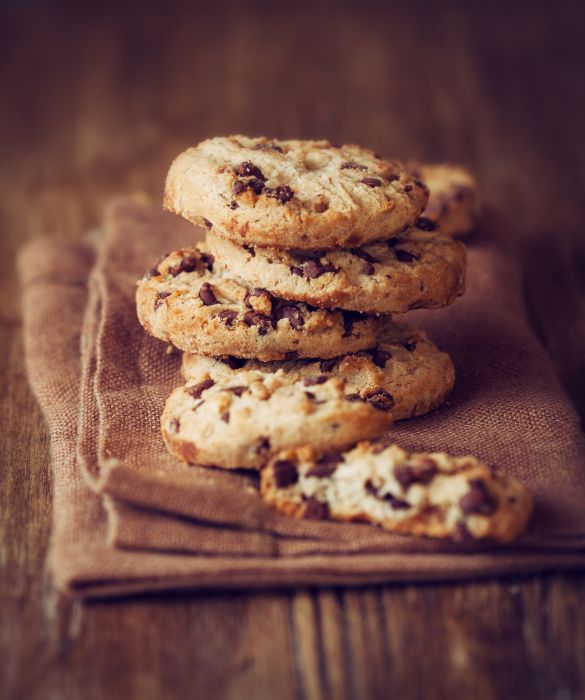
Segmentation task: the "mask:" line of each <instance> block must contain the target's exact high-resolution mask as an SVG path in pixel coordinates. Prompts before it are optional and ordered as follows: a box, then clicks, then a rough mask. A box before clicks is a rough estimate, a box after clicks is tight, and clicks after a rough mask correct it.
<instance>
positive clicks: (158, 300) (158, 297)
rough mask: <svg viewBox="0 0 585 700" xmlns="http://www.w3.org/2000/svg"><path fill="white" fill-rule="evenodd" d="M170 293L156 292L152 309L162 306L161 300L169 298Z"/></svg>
mask: <svg viewBox="0 0 585 700" xmlns="http://www.w3.org/2000/svg"><path fill="white" fill-rule="evenodd" d="M170 296H171V293H170V292H158V293H157V295H156V299H155V302H154V308H155V309H158V308H159V307H160V306H162V302H163V299H166V298H167V297H170Z"/></svg>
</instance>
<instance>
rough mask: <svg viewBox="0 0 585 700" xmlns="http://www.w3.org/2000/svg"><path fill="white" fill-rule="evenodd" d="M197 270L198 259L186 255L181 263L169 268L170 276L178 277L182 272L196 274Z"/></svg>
mask: <svg viewBox="0 0 585 700" xmlns="http://www.w3.org/2000/svg"><path fill="white" fill-rule="evenodd" d="M196 269H197V258H196V257H194V256H193V255H186V256H185V257H184V258H183V259H182V260H181V261H180V262H178V263H177V264H176V265H173V266H172V267H169V270H168V272H169V275H172V276H173V277H176V276H177V275H180V274H181V272H194V271H195V270H196Z"/></svg>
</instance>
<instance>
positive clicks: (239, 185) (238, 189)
mask: <svg viewBox="0 0 585 700" xmlns="http://www.w3.org/2000/svg"><path fill="white" fill-rule="evenodd" d="M245 191H246V184H245V183H244V182H242V180H236V181H235V182H234V185H233V187H232V192H233V194H235V195H236V196H238V195H239V194H242V192H245ZM236 204H237V202H236ZM233 208H234V207H232V209H233Z"/></svg>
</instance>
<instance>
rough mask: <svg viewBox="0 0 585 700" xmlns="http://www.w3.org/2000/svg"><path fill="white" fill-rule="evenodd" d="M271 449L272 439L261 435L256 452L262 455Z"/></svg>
mask: <svg viewBox="0 0 585 700" xmlns="http://www.w3.org/2000/svg"><path fill="white" fill-rule="evenodd" d="M269 450H270V440H269V439H268V438H267V437H261V438H260V440H258V444H257V445H256V454H257V455H262V454H265V453H266V452H268V451H269Z"/></svg>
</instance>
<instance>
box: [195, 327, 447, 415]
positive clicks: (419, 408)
mask: <svg viewBox="0 0 585 700" xmlns="http://www.w3.org/2000/svg"><path fill="white" fill-rule="evenodd" d="M251 370H253V371H256V372H261V373H263V374H274V373H276V372H280V373H281V376H282V377H283V381H284V380H285V379H286V380H287V381H302V382H304V383H305V386H307V387H308V390H310V389H309V387H310V386H312V385H315V384H318V383H319V382H324V381H327V380H328V379H329V378H331V377H337V378H340V379H342V380H343V381H344V382H345V391H346V395H347V396H349V397H351V400H354V401H358V400H362V401H368V400H369V401H372V400H373V401H376V400H380V397H382V396H385V400H386V401H389V400H390V399H388V396H389V397H391V401H392V405H391V407H390V408H389V411H390V412H391V413H392V416H393V418H394V420H401V419H404V418H412V417H416V416H422V415H424V414H426V413H428V412H429V411H432V410H433V409H435V408H437V407H438V406H440V405H441V404H442V403H443V402H444V401H445V399H446V398H447V396H448V395H449V393H450V392H451V390H452V388H453V385H454V382H455V369H454V367H453V362H452V361H451V358H450V357H449V355H448V354H447V353H445V352H441V351H440V350H439V349H438V348H437V346H436V345H434V344H433V343H432V342H431V341H430V340H429V339H428V337H427V335H426V333H424V332H423V331H421V330H418V329H415V328H413V327H411V326H408V325H406V324H402V323H389V324H388V325H387V328H386V329H385V330H384V332H383V333H382V335H381V336H380V338H379V340H378V343H377V344H376V347H375V348H373V349H371V350H365V351H361V352H357V353H352V354H348V355H342V356H341V357H337V358H333V359H330V360H292V361H288V362H287V361H284V362H258V361H256V360H243V359H240V358H236V357H232V356H227V357H222V358H213V357H207V356H205V355H196V354H190V353H185V354H184V355H183V366H182V373H183V376H184V378H185V379H186V380H189V381H194V382H199V381H203V380H204V379H206V378H208V377H210V378H211V379H213V380H215V381H223V380H226V379H230V378H232V379H233V380H234V381H237V378H238V376H239V375H241V374H245V373H246V372H249V371H251Z"/></svg>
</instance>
